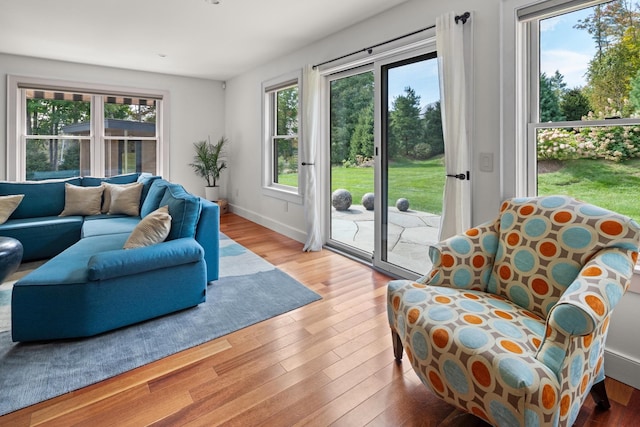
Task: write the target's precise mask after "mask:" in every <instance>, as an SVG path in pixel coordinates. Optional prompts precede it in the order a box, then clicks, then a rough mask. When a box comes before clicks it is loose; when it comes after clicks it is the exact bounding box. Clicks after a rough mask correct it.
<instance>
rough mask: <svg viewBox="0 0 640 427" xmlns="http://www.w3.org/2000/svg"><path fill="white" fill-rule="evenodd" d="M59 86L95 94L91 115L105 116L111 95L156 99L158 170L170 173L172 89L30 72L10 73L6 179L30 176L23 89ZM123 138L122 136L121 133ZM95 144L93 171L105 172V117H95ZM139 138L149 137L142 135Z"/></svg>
mask: <svg viewBox="0 0 640 427" xmlns="http://www.w3.org/2000/svg"><path fill="white" fill-rule="evenodd" d="M24 88H30V89H40V90H55V91H64V92H80V93H88V94H92V96H93V102H92V103H91V117H92V118H93V117H104V104H103V100H104V98H106V97H107V96H126V97H139V98H147V99H154V100H155V101H156V102H157V104H156V136H155V138H150V139H155V140H156V141H157V142H156V144H157V146H156V155H157V159H156V174H157V175H161V176H167V175H168V173H169V142H168V135H169V120H168V117H169V115H168V110H169V92H167V91H164V90H157V89H139V88H127V87H121V86H111V85H100V84H91V83H81V82H72V81H64V80H54V79H47V78H38V77H28V76H16V75H8V76H7V157H6V179H8V180H11V181H24V180H25V179H26V164H25V161H26V153H25V147H26V117H25V114H26V106H25V98H24V95H23V91H22V89H24ZM118 138H119V139H122V138H120V137H118ZM81 139H89V140H90V144H91V164H90V168H91V175H93V176H104V173H105V158H104V156H105V153H104V151H105V140H106V139H113V138H112V137H108V136H107V137H105V136H104V125H103V121H102V120H92V125H91V132H90V136H89V137H83V138H81ZM136 139H145V138H141V137H138V138H136Z"/></svg>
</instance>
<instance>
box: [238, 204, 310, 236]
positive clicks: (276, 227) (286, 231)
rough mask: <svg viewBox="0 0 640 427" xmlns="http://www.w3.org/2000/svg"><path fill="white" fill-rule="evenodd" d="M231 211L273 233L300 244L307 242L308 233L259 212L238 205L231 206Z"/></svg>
mask: <svg viewBox="0 0 640 427" xmlns="http://www.w3.org/2000/svg"><path fill="white" fill-rule="evenodd" d="M229 207H230V211H231V212H233V213H234V214H236V215H239V216H241V217H243V218H246V219H248V220H249V221H253V222H255V223H256V224H260V225H262V226H263V227H267V228H269V229H271V230H273V231H276V232H278V233H280V234H283V235H285V236H287V237H289V238H291V239H293V240H297V241H298V242H300V243H304V242H305V241H306V240H307V233H306V232H305V231H302V230H298V229H297V228H293V227H291V226H289V225H287V224H283V223H281V222H279V221H275V220H273V219H271V218H266V217H264V216H262V215H260V214H258V213H257V212H253V211H251V210H249V209H245V208H242V207H239V206H236V205H232V204H230V205H229Z"/></svg>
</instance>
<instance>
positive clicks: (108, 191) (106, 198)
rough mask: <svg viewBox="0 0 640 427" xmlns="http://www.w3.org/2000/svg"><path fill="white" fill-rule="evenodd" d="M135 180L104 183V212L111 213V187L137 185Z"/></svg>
mask: <svg viewBox="0 0 640 427" xmlns="http://www.w3.org/2000/svg"><path fill="white" fill-rule="evenodd" d="M136 184H137V183H135V182H130V183H129V184H111V183H108V182H105V183H104V184H103V185H104V186H105V187H104V193H103V194H102V213H104V214H106V213H109V208H110V207H111V188H113V187H132V186H134V185H136Z"/></svg>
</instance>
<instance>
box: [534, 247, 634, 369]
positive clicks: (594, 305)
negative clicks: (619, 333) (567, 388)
mask: <svg viewBox="0 0 640 427" xmlns="http://www.w3.org/2000/svg"><path fill="white" fill-rule="evenodd" d="M637 256H638V253H637V252H635V251H633V250H629V249H622V248H616V247H613V248H606V249H603V250H601V251H599V252H598V253H597V254H596V255H595V256H594V257H593V258H591V260H589V262H587V263H586V264H585V265H584V267H582V270H580V273H579V274H578V277H576V279H575V280H574V281H573V283H571V285H570V286H569V287H568V288H567V290H566V291H565V292H564V294H562V296H561V297H560V299H559V300H558V302H557V303H556V305H555V306H553V308H552V309H551V310H550V311H549V315H548V316H547V328H546V331H547V332H546V336H545V337H544V339H543V341H542V344H541V345H540V348H539V349H538V353H537V354H536V358H537V359H538V360H540V361H541V362H542V363H544V364H545V365H547V366H548V367H549V368H551V369H552V370H553V371H554V372H555V373H556V374H557V375H559V374H560V370H561V369H562V366H563V363H564V360H565V358H566V356H567V352H568V350H569V346H570V343H571V340H572V338H573V337H576V336H585V335H589V334H593V333H594V332H596V333H597V332H598V331H599V330H600V328H601V327H603V326H604V327H603V329H605V330H606V325H605V322H607V321H608V320H607V319H608V318H609V315H610V314H611V312H612V311H613V308H614V307H615V306H616V304H618V302H619V301H620V298H622V295H624V293H625V291H626V290H627V289H628V287H629V284H630V283H631V276H632V275H633V267H634V265H635V263H636V260H637Z"/></svg>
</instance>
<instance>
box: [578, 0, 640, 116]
mask: <svg viewBox="0 0 640 427" xmlns="http://www.w3.org/2000/svg"><path fill="white" fill-rule="evenodd" d="M593 10H594V11H593V13H592V14H591V15H589V16H588V17H587V18H586V19H584V20H582V21H580V23H579V24H578V25H576V28H579V29H586V30H587V31H588V32H589V34H592V36H593V37H594V40H595V41H596V46H597V48H598V53H597V54H596V56H595V57H594V58H593V59H592V60H591V62H590V63H589V69H588V71H587V79H588V88H589V90H588V94H589V101H590V103H591V106H592V108H593V109H594V110H595V112H603V113H605V114H607V115H610V114H616V113H617V112H620V113H621V114H623V115H627V114H628V113H629V109H630V106H629V105H628V104H626V103H625V100H626V99H628V97H629V92H630V90H631V80H632V79H633V78H634V76H635V74H636V72H637V70H638V68H640V32H639V31H640V24H639V22H640V11H639V10H638V4H637V3H634V2H632V1H624V0H617V1H613V2H610V3H607V4H604V5H600V6H596V7H594V9H593ZM612 110H613V111H612ZM614 112H615V113H614Z"/></svg>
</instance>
